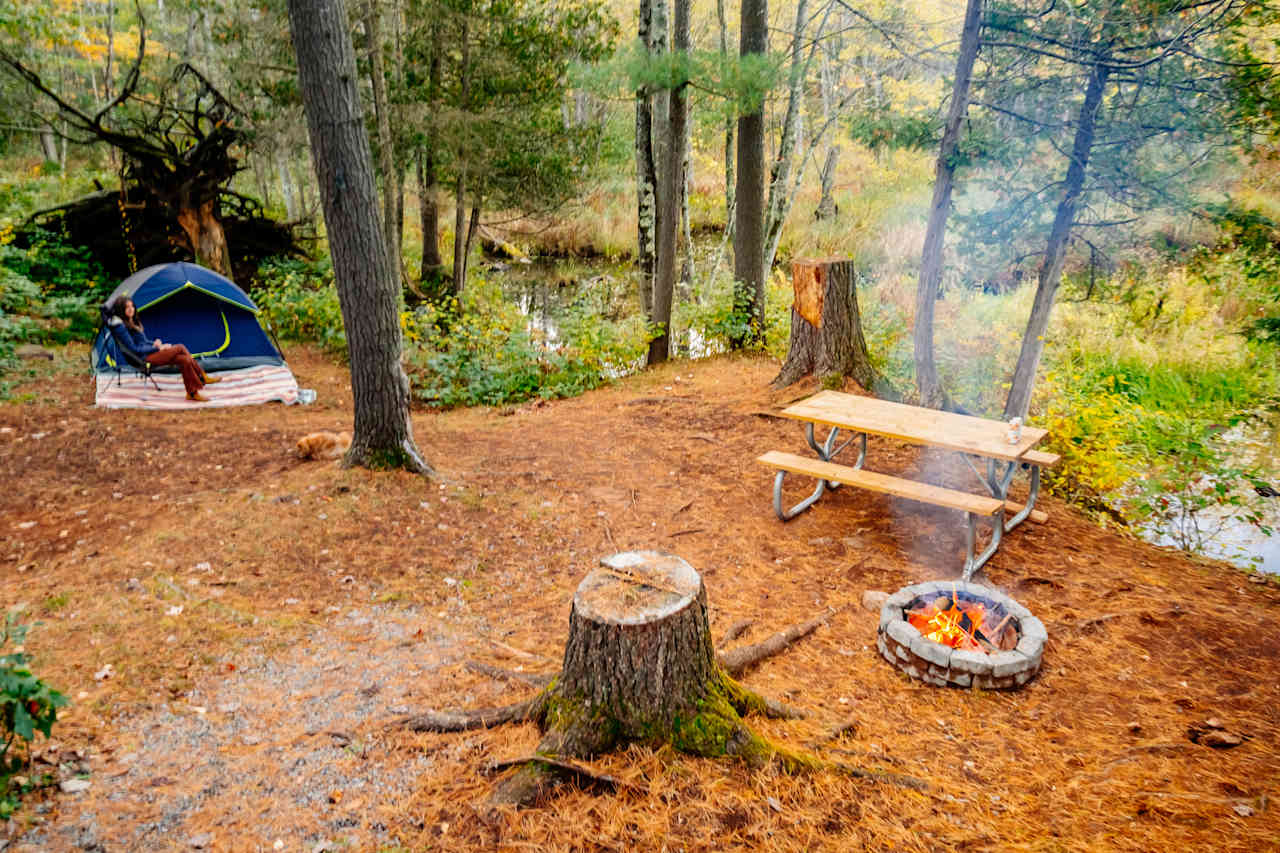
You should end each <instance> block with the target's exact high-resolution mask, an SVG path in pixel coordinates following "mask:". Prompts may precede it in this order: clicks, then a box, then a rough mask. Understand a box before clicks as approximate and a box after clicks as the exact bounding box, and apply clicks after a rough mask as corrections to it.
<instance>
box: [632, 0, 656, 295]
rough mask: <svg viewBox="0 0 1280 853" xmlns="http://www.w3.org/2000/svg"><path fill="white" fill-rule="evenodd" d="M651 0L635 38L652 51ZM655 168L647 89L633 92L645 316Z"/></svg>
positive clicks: (651, 270)
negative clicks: (634, 95)
mask: <svg viewBox="0 0 1280 853" xmlns="http://www.w3.org/2000/svg"><path fill="white" fill-rule="evenodd" d="M652 17H653V5H652V2H651V0H640V17H639V23H638V24H637V37H638V38H639V40H640V43H641V44H642V45H644V47H645V50H646V51H650V50H651V49H652V44H651V41H650V36H649V33H650V28H651V27H652V24H653V21H652V20H651V19H652ZM657 186H658V173H657V165H656V164H655V162H654V157H653V99H652V97H651V95H650V92H649V90H648V88H647V87H644V86H641V87H640V88H639V89H637V90H636V207H637V210H636V267H637V268H638V270H639V272H640V306H641V309H642V310H643V311H644V315H645V317H649V316H650V315H651V314H652V311H653V282H654V275H655V273H656V259H657V236H656V233H657V215H658V210H657V200H656V192H657Z"/></svg>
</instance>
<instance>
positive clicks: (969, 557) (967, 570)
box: [964, 509, 1005, 582]
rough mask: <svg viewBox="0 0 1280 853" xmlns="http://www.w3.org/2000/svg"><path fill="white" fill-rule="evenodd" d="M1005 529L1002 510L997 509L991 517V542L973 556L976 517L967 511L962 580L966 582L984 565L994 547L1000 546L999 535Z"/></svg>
mask: <svg viewBox="0 0 1280 853" xmlns="http://www.w3.org/2000/svg"><path fill="white" fill-rule="evenodd" d="M1004 531H1005V526H1004V510H1003V509H1002V510H998V511H997V512H996V514H995V515H994V516H992V518H991V542H990V543H989V544H988V545H987V547H986V550H984V551H983V552H982V553H981V554H979V555H977V556H974V553H973V549H974V546H975V545H976V543H977V539H978V517H977V516H975V515H974V514H973V513H969V529H968V531H967V532H966V535H965V552H964V580H965V581H966V582H967V581H968V580H969V579H970V578H972V577H973V575H974V573H975V572H977V571H978V569H980V568H982V567H983V566H984V565H986V562H987V560H990V559H991V556H992V555H993V554H995V552H996V549H997V548H999V547H1000V537H1001V534H1002V533H1003V532H1004Z"/></svg>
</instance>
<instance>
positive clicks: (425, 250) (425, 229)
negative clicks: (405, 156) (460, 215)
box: [418, 152, 444, 280]
mask: <svg viewBox="0 0 1280 853" xmlns="http://www.w3.org/2000/svg"><path fill="white" fill-rule="evenodd" d="M438 189H439V188H438V185H437V183H436V164H435V158H434V157H432V156H431V154H430V153H421V152H420V153H419V154H418V213H419V216H420V218H421V222H422V273H421V277H422V279H423V280H426V278H427V277H428V276H429V275H433V274H434V272H433V271H435V270H438V269H439V268H440V266H441V265H442V264H443V263H444V261H442V260H441V258H440V202H439V200H438Z"/></svg>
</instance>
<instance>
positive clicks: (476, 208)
mask: <svg viewBox="0 0 1280 853" xmlns="http://www.w3.org/2000/svg"><path fill="white" fill-rule="evenodd" d="M479 230H480V199H479V198H478V197H477V198H476V199H474V200H473V201H472V202H471V216H470V217H469V218H468V219H467V239H466V242H464V243H463V244H462V278H463V280H464V281H465V280H466V278H467V261H468V259H469V258H470V257H471V246H472V245H473V244H474V242H475V239H476V232H477V231H479Z"/></svg>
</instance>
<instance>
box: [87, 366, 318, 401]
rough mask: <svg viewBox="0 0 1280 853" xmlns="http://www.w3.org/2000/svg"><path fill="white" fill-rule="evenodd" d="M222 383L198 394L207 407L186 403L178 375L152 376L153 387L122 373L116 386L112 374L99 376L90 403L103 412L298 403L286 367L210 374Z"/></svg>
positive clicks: (295, 386) (293, 381)
mask: <svg viewBox="0 0 1280 853" xmlns="http://www.w3.org/2000/svg"><path fill="white" fill-rule="evenodd" d="M214 375H215V376H217V377H218V378H220V379H221V380H222V381H221V382H218V383H215V384H213V385H206V386H205V388H204V390H203V391H202V392H200V393H202V394H203V395H204V396H206V397H208V398H209V402H207V403H197V402H195V401H193V400H188V399H187V394H186V391H185V390H184V389H183V387H182V375H181V374H179V373H162V374H156V375H155V380H156V383H157V384H158V385H159V386H160V390H159V391H157V390H156V388H155V385H152V384H151V383H150V382H149V381H147V380H145V379H143V377H142V375H141V374H139V373H124V374H122V375H121V377H120V381H119V383H117V381H116V374H115V372H114V371H113V372H110V373H99V374H97V377H96V380H97V385H98V392H97V396H96V398H95V400H94V402H95V403H96V404H97V405H98V406H100V407H101V408H104V409H208V408H218V407H222V406H252V405H256V404H258V403H269V402H271V401H272V400H279V401H280V402H281V403H285V404H290V403H296V402H298V381H297V380H296V379H294V378H293V373H292V372H291V371H290V370H289V368H288V367H277V366H272V365H262V366H260V367H246V368H243V369H241V370H220V371H218V372H217V373H216V374H214Z"/></svg>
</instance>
